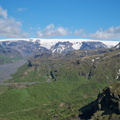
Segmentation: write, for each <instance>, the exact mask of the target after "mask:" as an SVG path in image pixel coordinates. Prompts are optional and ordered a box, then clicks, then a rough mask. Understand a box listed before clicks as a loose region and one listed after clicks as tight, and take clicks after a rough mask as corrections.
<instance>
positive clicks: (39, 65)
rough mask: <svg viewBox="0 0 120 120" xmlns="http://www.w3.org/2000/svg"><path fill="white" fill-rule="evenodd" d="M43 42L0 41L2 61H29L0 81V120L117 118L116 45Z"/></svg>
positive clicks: (119, 77)
mask: <svg viewBox="0 0 120 120" xmlns="http://www.w3.org/2000/svg"><path fill="white" fill-rule="evenodd" d="M46 41H47V40H46ZM46 41H44V42H41V40H38V39H37V40H31V39H30V40H14V41H12V40H11V41H2V42H1V43H0V51H1V53H0V55H1V58H0V59H1V60H3V61H4V60H6V59H7V58H9V59H10V60H11V61H13V62H15V61H14V60H15V59H16V58H19V59H17V60H21V59H27V62H26V63H25V64H24V65H23V66H21V67H20V68H19V69H18V71H17V72H16V73H15V74H12V78H10V79H9V80H5V81H3V82H2V85H0V120H29V119H30V120H79V119H85V120H87V119H91V120H111V119H113V120H119V119H120V107H119V106H120V105H119V102H120V83H119V81H120V64H119V63H120V43H118V44H115V45H114V44H113V47H111V48H110V47H108V46H107V45H105V44H104V43H102V42H100V41H82V42H75V43H74V44H73V42H71V41H56V42H54V41H53V42H52V43H51V41H50V43H49V42H48V43H46ZM48 41H49V40H48ZM45 43H46V44H45ZM113 43H114V42H113ZM109 45H110V43H109ZM16 55H17V56H16ZM3 56H4V57H3ZM5 57H6V58H5ZM7 60H8V59H7ZM3 61H2V62H3ZM2 62H1V63H2ZM9 62H10V61H9ZM15 63H17V61H16V62H15ZM12 64H13V63H12ZM11 70H12V67H11V66H9V68H8V71H11ZM2 74H3V73H2ZM4 74H6V71H4ZM106 86H108V87H106ZM13 101H14V102H13Z"/></svg>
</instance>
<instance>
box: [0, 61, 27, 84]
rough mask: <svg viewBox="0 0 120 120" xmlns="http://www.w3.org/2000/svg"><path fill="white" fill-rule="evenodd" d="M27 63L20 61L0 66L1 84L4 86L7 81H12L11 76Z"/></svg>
mask: <svg viewBox="0 0 120 120" xmlns="http://www.w3.org/2000/svg"><path fill="white" fill-rule="evenodd" d="M25 63H26V61H19V62H15V63H9V64H3V65H0V84H2V83H3V81H5V80H8V79H11V78H12V77H11V74H14V73H15V72H16V71H17V69H18V68H19V67H21V66H22V65H24V64H25Z"/></svg>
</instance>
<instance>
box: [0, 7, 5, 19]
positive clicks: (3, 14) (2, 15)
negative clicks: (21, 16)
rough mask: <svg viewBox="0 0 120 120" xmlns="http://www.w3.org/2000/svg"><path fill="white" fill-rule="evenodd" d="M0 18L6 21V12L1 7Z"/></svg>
mask: <svg viewBox="0 0 120 120" xmlns="http://www.w3.org/2000/svg"><path fill="white" fill-rule="evenodd" d="M0 16H1V17H3V18H4V19H7V10H4V9H3V8H2V7H0Z"/></svg>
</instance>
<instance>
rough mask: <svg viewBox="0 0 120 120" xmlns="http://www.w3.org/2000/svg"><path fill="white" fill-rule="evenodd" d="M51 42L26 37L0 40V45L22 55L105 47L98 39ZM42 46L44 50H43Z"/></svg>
mask: <svg viewBox="0 0 120 120" xmlns="http://www.w3.org/2000/svg"><path fill="white" fill-rule="evenodd" d="M57 41H58V40H56V41H55V40H54V41H53V42H52V41H50V40H48V41H46V42H45V43H44V40H43V41H42V40H40V39H28V40H11V41H9V40H8V41H0V47H3V48H4V49H7V48H10V49H14V50H17V51H19V52H20V53H21V55H22V56H26V55H30V54H34V53H35V52H41V51H39V49H42V52H48V51H50V52H52V53H56V52H57V53H67V52H69V51H74V50H80V49H97V48H107V46H106V45H105V44H103V43H102V42H98V41H90V40H89V41H84V42H83V41H78V42H75V41H74V40H73V41H72V40H68V41H64V40H61V41H58V42H57ZM43 48H44V51H43Z"/></svg>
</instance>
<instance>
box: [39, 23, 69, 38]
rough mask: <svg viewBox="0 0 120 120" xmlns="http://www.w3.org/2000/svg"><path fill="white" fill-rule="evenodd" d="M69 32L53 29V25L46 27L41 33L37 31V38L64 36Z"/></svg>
mask: <svg viewBox="0 0 120 120" xmlns="http://www.w3.org/2000/svg"><path fill="white" fill-rule="evenodd" d="M68 34H70V32H69V31H68V30H67V29H66V28H64V27H55V26H54V24H50V25H48V26H47V27H46V28H45V29H44V30H43V31H38V32H37V36H38V37H53V36H66V35H68Z"/></svg>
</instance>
